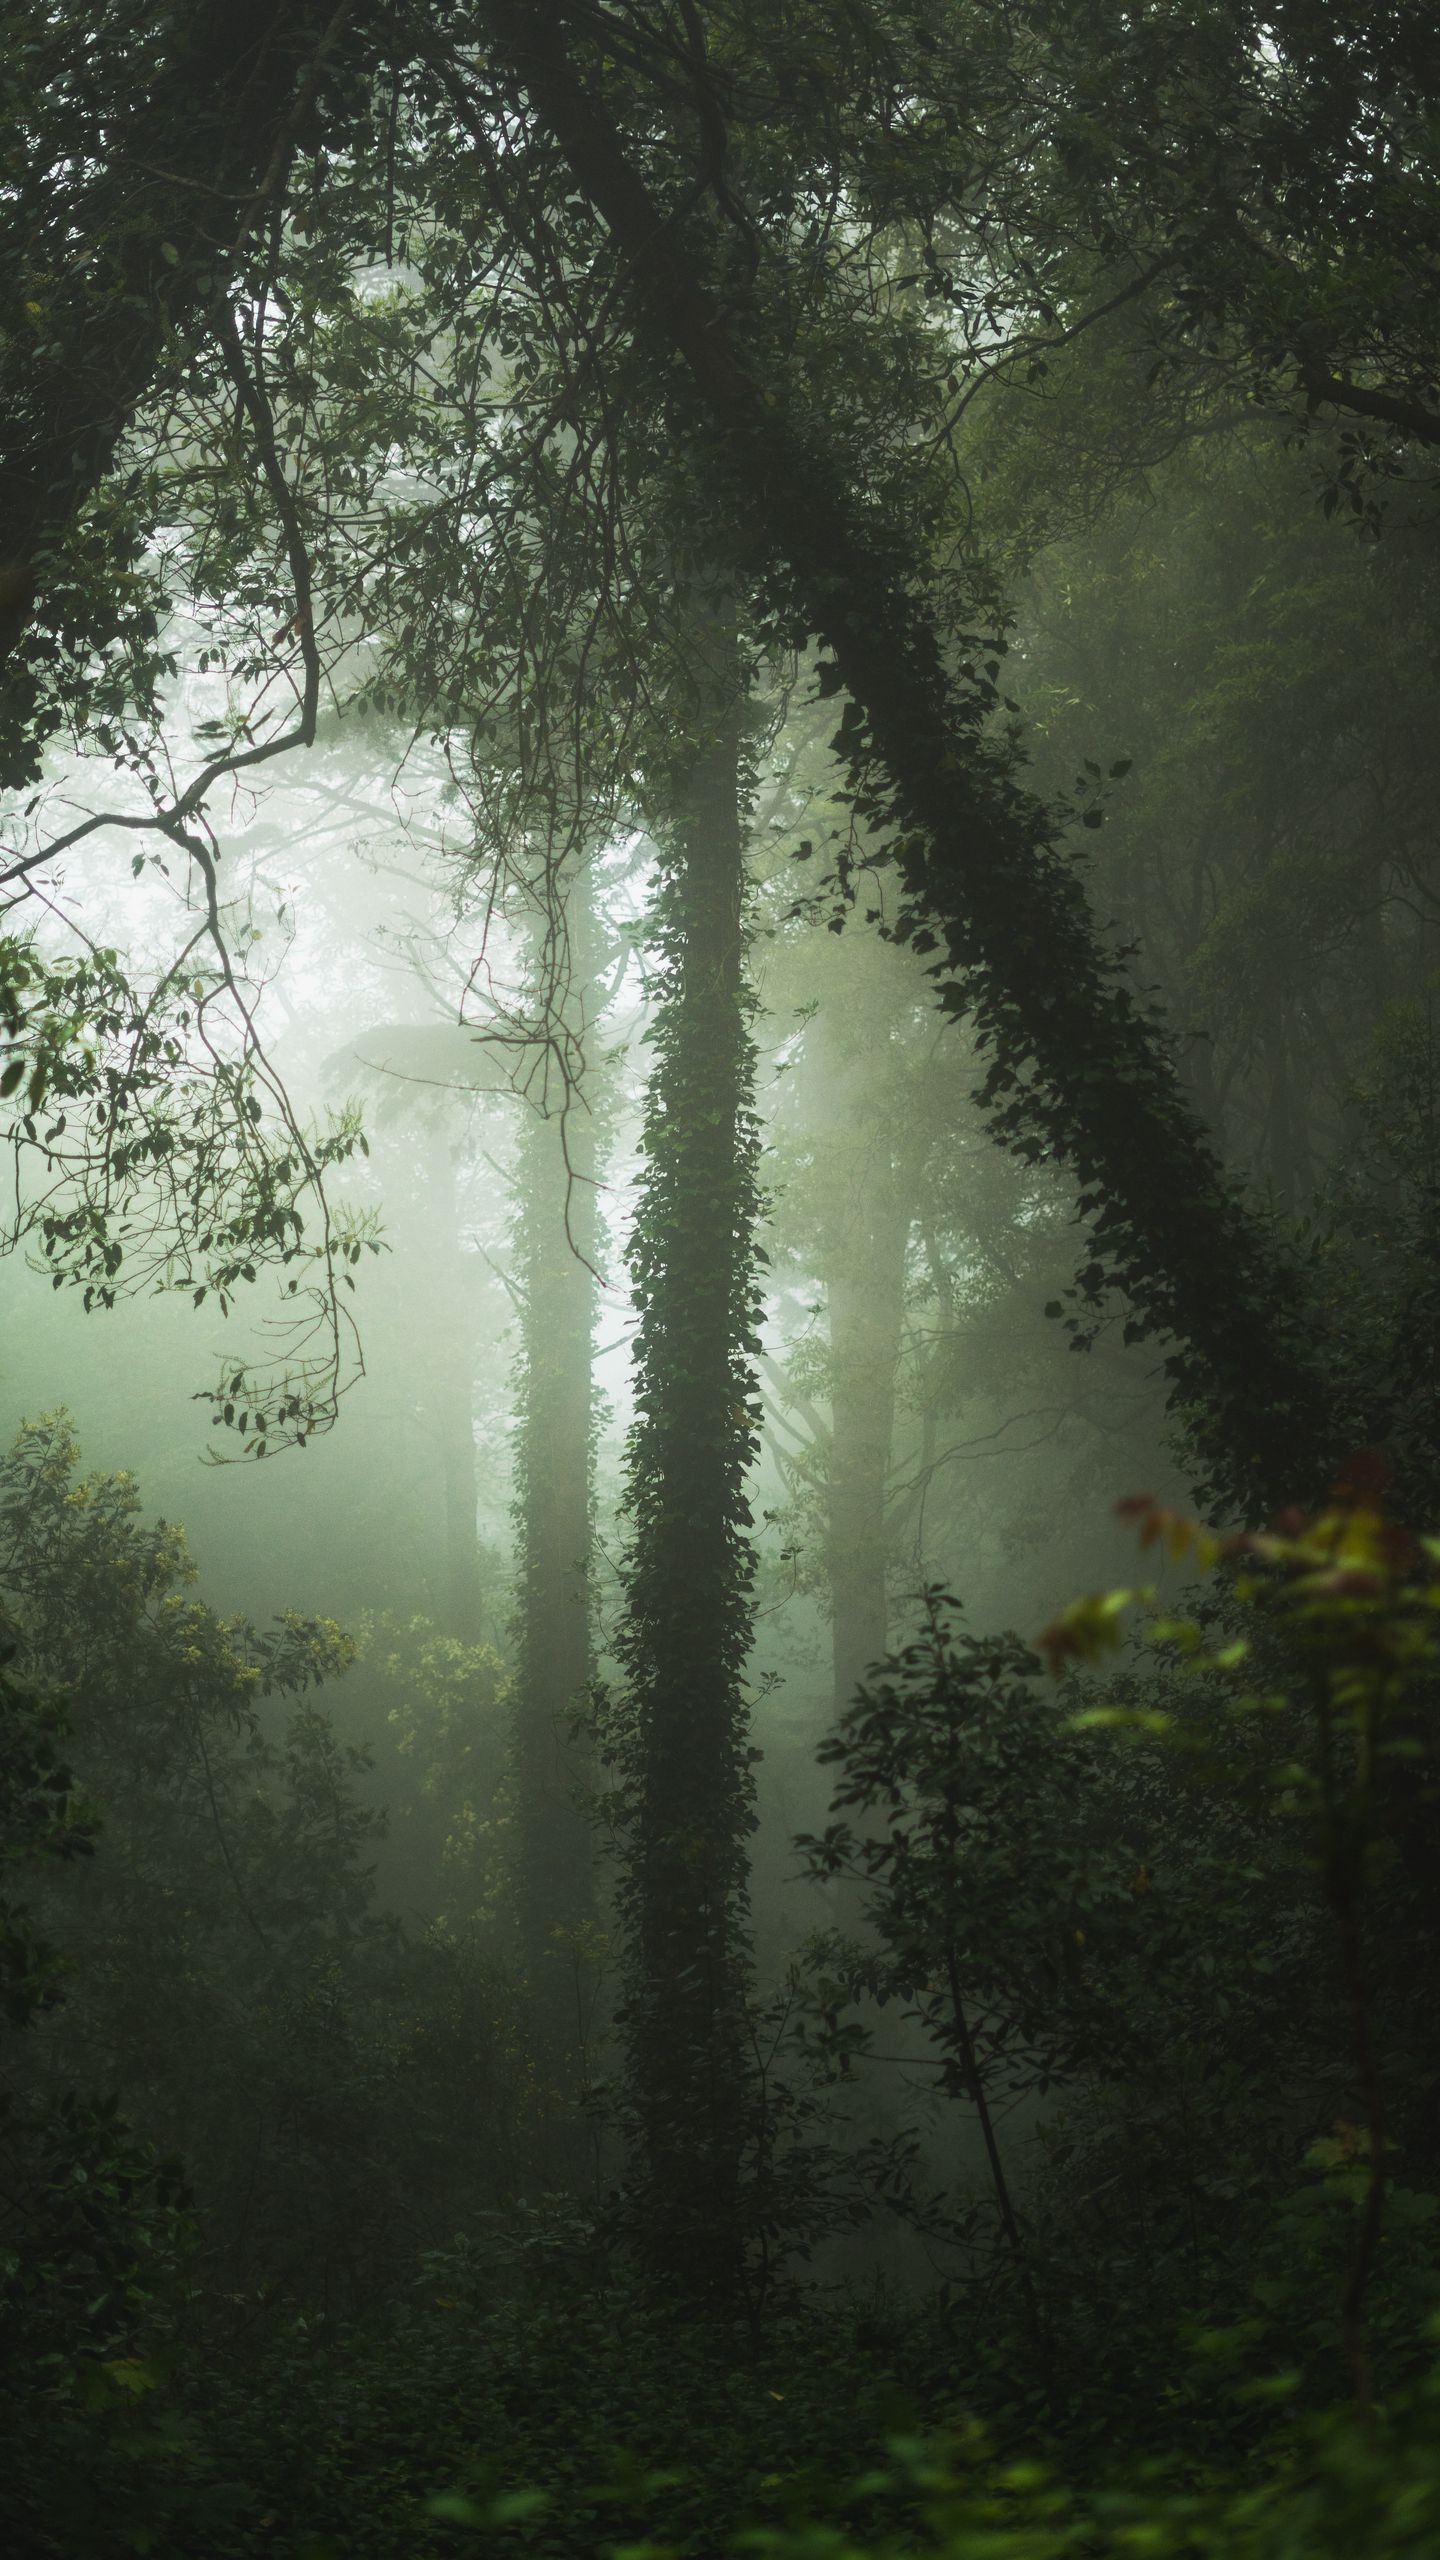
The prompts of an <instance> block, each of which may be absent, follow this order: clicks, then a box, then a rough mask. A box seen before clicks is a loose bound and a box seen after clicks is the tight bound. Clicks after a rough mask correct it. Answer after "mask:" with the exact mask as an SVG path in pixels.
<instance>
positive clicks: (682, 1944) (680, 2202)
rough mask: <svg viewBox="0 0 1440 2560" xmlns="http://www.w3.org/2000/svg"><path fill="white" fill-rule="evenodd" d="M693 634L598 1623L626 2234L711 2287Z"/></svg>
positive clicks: (720, 2175) (722, 1943)
mask: <svg viewBox="0 0 1440 2560" xmlns="http://www.w3.org/2000/svg"><path fill="white" fill-rule="evenodd" d="M696 640H697V643H698V645H699V647H700V648H701V650H702V651H703V652H704V654H705V657H706V659H707V660H708V665H707V667H706V669H705V672H704V675H703V678H702V688H701V700H700V704H699V708H698V714H697V717H696V721H695V727H696V729H697V730H698V733H699V734H698V740H697V744H696V749H695V753H694V756H693V761H691V763H690V764H689V766H688V769H687V770H684V771H682V772H680V773H678V774H677V775H676V776H675V777H674V780H673V783H672V784H671V786H670V791H669V798H670V805H671V810H672V812H673V823H672V825H671V827H670V828H669V829H668V831H666V830H662V832H667V833H668V837H669V842H668V845H667V848H666V854H665V862H664V883H663V887H662V892H661V897H660V903H659V917H658V931H657V939H658V943H659V949H660V954H661V959H662V964H663V978H662V985H661V998H660V1006H659V1014H658V1020H657V1023H656V1028H655V1032H654V1042H655V1048H656V1052H657V1057H656V1066H655V1070H654V1074H653V1076H652V1080H651V1084H650V1090H649V1097H648V1105H647V1113H646V1121H645V1129H644V1135H643V1140H642V1145H643V1148H644V1152H645V1157H646V1170H645V1173H644V1175H643V1178H642V1183H641V1198H640V1204H639V1210H638V1215H637V1220H636V1228H635V1236H634V1240H633V1243H632V1246H631V1256H630V1259H631V1270H632V1273H633V1277H634V1284H635V1293H636V1298H637V1301H638V1305H639V1312H640V1324H639V1331H638V1335H637V1346H636V1372H637V1377H636V1405H637V1419H636V1422H635V1425H634V1428H633V1431H632V1434H631V1441H630V1451H629V1496H630V1507H631V1539H632V1543H631V1548H630V1554H629V1560H628V1568H627V1592H626V1617H625V1623H624V1628H623V1631H622V1637H621V1644H620V1652H621V1658H622V1661H623V1664H624V1668H625V1671H626V1674H627V1679H628V1684H629V1687H628V1702H627V1707H626V1712H625V1727H624V1737H623V1743H622V1746H621V1755H620V1756H621V1759H622V1765H623V1767H624V1770H625V1774H626V1779H627V1784H628V1797H629V1803H628V1834H627V1856H626V1865H625V1873H624V1878H623V1885H622V1895H621V1907H622V1915H623V1917H624V1919H625V1922H626V1924H627V1928H628V1932H629V1948H628V1957H629V1980H628V1985H627V1994H626V1999H625V2004H624V2009H623V2012H622V2020H623V2025H624V2028H625V2033H626V2039H627V2046H628V2065H629V2088H630V2104H631V2116H632V2125H633V2135H634V2190H635V2201H636V2206H637V2235H638V2237H639V2240H640V2244H641V2247H642V2250H643V2252H644V2254H645V2256H646V2257H647V2258H648V2260H649V2262H650V2264H651V2266H652V2267H653V2268H654V2270H655V2271H656V2272H657V2273H658V2274H660V2275H661V2276H662V2277H664V2278H665V2279H666V2280H667V2281H670V2282H673V2283H679V2284H683V2285H684V2286H685V2287H686V2288H687V2289H690V2290H693V2291H697V2292H700V2293H703V2294H708V2295H711V2296H716V2297H723V2296H725V2295H726V2294H728V2293H733V2291H734V2290H735V2288H736V2286H737V2284H738V2282H739V2280H740V2274H741V2265H742V2253H743V2242H742V2235H741V2206H740V2173H741V2151H742V2146H743V2142H744V2133H745V2119H746V2097H745V2089H746V2077H747V2075H746V2068H745V2023H744V1996H745V1988H746V1980H747V1972H748V1946H747V1936H746V1915H747V1908H748V1897H747V1881H746V1878H747V1857H746V1848H745V1843H746V1839H747V1836H748V1834H749V1832H750V1830H751V1829H752V1828H753V1815H752V1812H751V1792H752V1790H751V1783H750V1772H749V1763H748V1753H747V1748H746V1744H747V1735H748V1719H747V1712H746V1707H745V1701H744V1692H743V1686H742V1683H743V1674H744V1665H745V1658H746V1653H747V1650H748V1646H749V1641H750V1632H751V1616H752V1608H751V1584H752V1580H753V1574H754V1557H753V1551H752V1547H751V1542H750V1539H749V1536H748V1534H747V1533H748V1530H749V1525H750V1512H749V1509H748V1507H747V1504H746V1500H745V1477H746V1472H747V1470H748V1468H749V1466H750V1464H751V1463H752V1461H753V1458H754V1455H755V1447H756V1432H757V1426H758V1408H757V1405H756V1381H755V1369H754V1355H755V1351H756V1347H757V1345H756V1321H757V1306H756V1291H755V1278H754V1270H755V1251H756V1248H755V1220H756V1210H757V1198H756V1186H755V1167H756V1156H757V1147H758V1140H757V1132H756V1127H755V1120H754V1114H753V1107H752V1101H751V1093H752V1082H753V1050H752V1046H751V1040H750V1033H749V1023H748V1005H747V1000H746V994H745V985H744V975H743V956H744V940H743V927H742V902H743V894H744V870H743V839H742V827H741V805H740V789H739V761H740V727H741V705H740V697H739V690H738V680H737V677H736V672H735V667H734V654H735V653H734V645H733V626H731V625H730V622H729V617H728V616H727V615H726V614H725V613H724V612H723V611H722V610H719V609H717V608H715V607H714V606H712V607H711V608H709V609H708V610H704V611H701V612H700V613H698V614H697V617H696Z"/></svg>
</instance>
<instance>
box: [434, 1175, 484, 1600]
mask: <svg viewBox="0 0 1440 2560" xmlns="http://www.w3.org/2000/svg"><path fill="white" fill-rule="evenodd" d="M424 1200H425V1213H426V1223H427V1226H428V1229H429V1235H428V1239H427V1261H428V1265H429V1288H428V1290H427V1292H426V1295H427V1298H428V1301H429V1303H428V1308H427V1316H426V1324H427V1331H428V1334H429V1341H428V1343H427V1346H426V1350H427V1358H426V1364H425V1374H426V1378H427V1382H428V1383H427V1387H426V1394H425V1403H426V1408H427V1414H426V1418H427V1421H428V1423H429V1427H430V1433H431V1437H432V1440H433V1442H434V1444H435V1450H436V1456H437V1459H438V1462H439V1472H440V1487H441V1499H442V1502H443V1504H444V1531H445V1580H444V1591H443V1605H442V1613H441V1614H442V1618H443V1623H444V1627H445V1632H446V1634H447V1635H451V1636H455V1637H456V1638H458V1640H459V1642H460V1643H461V1644H478V1643H479V1641H480V1638H481V1635H482V1633H483V1631H484V1624H485V1595H484V1587H483V1583H482V1580H481V1573H480V1542H479V1535H478V1529H477V1521H476V1513H477V1510H478V1507H479V1501H478V1496H479V1489H478V1485H477V1482H476V1472H475V1329H474V1325H473V1323H472V1321H471V1317H470V1310H469V1307H468V1306H467V1304H466V1289H465V1269H464V1257H463V1253H462V1249H461V1242H460V1215H459V1208H458V1204H457V1200H456V1186H455V1153H454V1147H453V1145H452V1142H451V1140H450V1139H449V1137H448V1136H447V1135H446V1133H445V1131H444V1130H443V1129H441V1128H438V1127H437V1128H432V1129H431V1130H430V1131H429V1132H428V1133H427V1136H426V1140H425V1171H424Z"/></svg>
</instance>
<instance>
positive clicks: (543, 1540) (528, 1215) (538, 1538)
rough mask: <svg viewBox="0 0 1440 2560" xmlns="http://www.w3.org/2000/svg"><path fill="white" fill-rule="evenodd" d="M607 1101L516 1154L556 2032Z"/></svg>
mask: <svg viewBox="0 0 1440 2560" xmlns="http://www.w3.org/2000/svg"><path fill="white" fill-rule="evenodd" d="M589 899H590V890H589V884H588V882H583V883H577V885H576V886H575V887H574V888H573V889H572V891H571V895H570V898H569V900H568V902H567V911H568V919H569V926H570V939H571V945H572V951H571V958H572V964H575V963H578V975H579V977H580V979H581V982H582V987H583V981H584V978H585V976H586V975H587V974H588V966H589V958H588V954H589V944H590V941H591V939H592V935H591V931H590V924H591V919H590V915H589ZM598 1169H599V1144H598V1135H597V1128H596V1120H595V1114H594V1108H593V1104H592V1102H591V1100H590V1098H589V1097H587V1096H584V1095H575V1096H573V1097H572V1098H571V1100H570V1103H569V1107H568V1108H567V1109H566V1110H565V1111H564V1113H563V1115H562V1113H561V1111H560V1110H559V1108H558V1105H557V1107H556V1108H555V1109H554V1110H552V1111H544V1110H542V1109H540V1108H538V1107H537V1108H536V1109H535V1110H534V1111H532V1112H530V1113H529V1114H528V1115H527V1118H526V1121H525V1126H524V1130H523V1133H522V1137H521V1142H520V1163H519V1169H518V1180H519V1196H520V1214H519V1219H518V1222H517V1227H516V1236H515V1275H516V1285H517V1288H518V1291H519V1298H520V1328H521V1331H520V1358H519V1363H518V1374H517V1381H516V1383H517V1390H518V1398H517V1423H516V1444H515V1445H516V1475H517V1487H516V1506H515V1509H516V1525H517V1528H518V1531H519V1554H518V1578H517V1608H516V1677H515V1710H514V1721H513V1725H512V1748H513V1768H514V1781H515V1819H516V1826H517V1830H518V1834H519V1855H518V1859H517V1872H516V1887H517V1914H518V1922H519V1929H520V1939H521V1948H522V1953H523V1956H524V1960H525V1964H526V1967H527V1970H528V1972H529V1975H530V1980H531V1984H532V1987H533V1988H534V1990H535V1993H536V1997H537V2001H538V2004H539V2008H540V2012H541V2017H542V2021H543V2023H544V2025H545V2026H546V2028H547V2029H549V2030H552V2031H553V2034H552V2039H551V2040H552V2042H554V2043H555V2044H557V2045H559V2044H562V2043H563V2044H564V2045H568V2046H570V2047H572V2048H573V2046H574V2045H575V2043H576V2042H577V2040H578V2038H579V2036H580V2035H581V2033H582V2032H583V2020H582V2019H580V2017H579V2016H578V2015H577V2008H576V2000H577V1993H576V1983H577V1980H578V1978H579V1977H578V1974H577V1970H576V1968H577V1965H578V1961H579V1957H578V1948H577V1943H576V1936H577V1932H579V1931H581V1930H583V1928H584V1927H585V1925H586V1923H587V1921H588V1920H589V1919H590V1918H591V1916H592V1912H593V1895H594V1879H593V1864H594V1861H593V1854H592V1840H591V1828H590V1823H589V1821H588V1819H587V1817H586V1814H585V1810H584V1806H583V1804H582V1802H581V1801H580V1792H581V1790H582V1788H583V1787H584V1785H585V1783H586V1780H587V1777H588V1775H589V1769H588V1759H587V1754H586V1752H585V1749H584V1747H583V1744H582V1743H581V1741H580V1740H579V1739H578V1737H577V1734H576V1731H575V1724H576V1719H577V1718H578V1717H579V1715H580V1714H581V1713H582V1711H583V1709H584V1706H585V1702H586V1698H587V1694H588V1691H589V1687H590V1681H591V1676H592V1670H593V1658H592V1647H591V1628H590V1544H591V1538H592V1534H593V1517H592V1513H593V1495H594V1436H595V1379H594V1350H595V1262H596V1253H597V1247H598V1225H599V1221H598V1217H597V1214H596V1180H597V1174H598Z"/></svg>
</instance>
